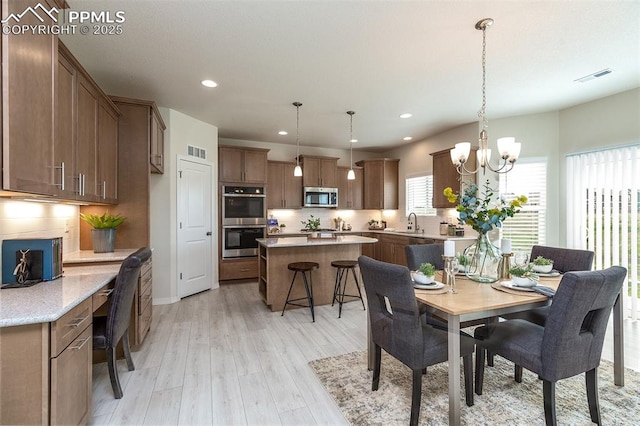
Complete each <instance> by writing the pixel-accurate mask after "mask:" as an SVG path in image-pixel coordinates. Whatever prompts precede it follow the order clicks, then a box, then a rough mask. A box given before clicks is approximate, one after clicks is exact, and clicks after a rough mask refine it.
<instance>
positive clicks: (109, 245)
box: [80, 212, 127, 253]
mask: <svg viewBox="0 0 640 426" xmlns="http://www.w3.org/2000/svg"><path fill="white" fill-rule="evenodd" d="M80 217H81V218H82V220H84V221H85V222H87V223H88V224H89V225H90V226H91V227H92V228H93V229H92V230H91V239H92V241H93V251H94V253H110V252H112V251H113V250H114V247H115V243H116V228H117V227H118V226H120V225H122V223H123V222H124V221H125V220H126V219H127V218H126V217H124V216H120V215H118V214H116V215H112V214H109V212H104V213H103V214H102V215H99V214H84V213H80Z"/></svg>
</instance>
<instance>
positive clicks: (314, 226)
mask: <svg viewBox="0 0 640 426" xmlns="http://www.w3.org/2000/svg"><path fill="white" fill-rule="evenodd" d="M300 222H301V223H302V226H304V229H306V230H307V231H310V232H311V235H312V236H316V235H317V234H318V229H320V218H319V217H313V215H310V216H309V220H306V221H305V220H302V221H300Z"/></svg>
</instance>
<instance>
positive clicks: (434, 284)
mask: <svg viewBox="0 0 640 426" xmlns="http://www.w3.org/2000/svg"><path fill="white" fill-rule="evenodd" d="M442 287H444V284H443V283H439V282H438V281H434V282H432V283H431V284H418V283H414V284H413V288H417V289H418V290H438V289H441V288H442Z"/></svg>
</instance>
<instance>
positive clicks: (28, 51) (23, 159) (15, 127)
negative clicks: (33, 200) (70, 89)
mask: <svg viewBox="0 0 640 426" xmlns="http://www.w3.org/2000/svg"><path fill="white" fill-rule="evenodd" d="M33 6H34V3H33V2H32V1H30V0H14V1H3V2H2V16H3V17H6V16H8V15H9V14H10V13H15V14H20V13H22V12H24V10H25V9H26V8H28V7H33ZM44 18H46V19H45V21H44V22H42V21H40V20H38V19H37V17H36V15H35V14H33V13H25V14H24V15H23V16H22V17H21V21H20V25H50V24H52V19H50V18H48V17H47V16H44ZM57 52H58V39H57V37H56V36H54V35H46V34H36V35H33V34H30V33H26V34H16V35H6V34H4V32H3V34H2V141H3V155H2V187H3V188H4V189H6V190H14V191H22V192H29V193H35V194H46V195H54V194H55V193H56V187H55V185H54V168H53V166H54V158H53V148H54V132H53V129H54V108H55V88H54V81H55V75H56V72H57V68H58V56H57Z"/></svg>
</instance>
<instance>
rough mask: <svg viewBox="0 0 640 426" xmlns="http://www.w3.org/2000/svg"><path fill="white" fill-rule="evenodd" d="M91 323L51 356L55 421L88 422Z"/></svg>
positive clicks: (53, 420)
mask: <svg viewBox="0 0 640 426" xmlns="http://www.w3.org/2000/svg"><path fill="white" fill-rule="evenodd" d="M91 336H92V328H91V326H89V327H87V329H86V330H85V331H84V332H82V334H80V336H78V337H77V338H76V339H75V340H74V341H73V342H71V344H70V345H69V346H68V347H67V348H66V349H65V350H64V351H62V353H60V355H58V356H57V357H56V358H52V359H51V424H52V425H71V424H73V425H77V424H84V423H85V422H86V421H87V420H88V417H89V409H90V408H91V389H92V386H91V369H92V364H91V357H92V341H91V338H92V337H91Z"/></svg>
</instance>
